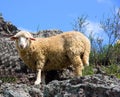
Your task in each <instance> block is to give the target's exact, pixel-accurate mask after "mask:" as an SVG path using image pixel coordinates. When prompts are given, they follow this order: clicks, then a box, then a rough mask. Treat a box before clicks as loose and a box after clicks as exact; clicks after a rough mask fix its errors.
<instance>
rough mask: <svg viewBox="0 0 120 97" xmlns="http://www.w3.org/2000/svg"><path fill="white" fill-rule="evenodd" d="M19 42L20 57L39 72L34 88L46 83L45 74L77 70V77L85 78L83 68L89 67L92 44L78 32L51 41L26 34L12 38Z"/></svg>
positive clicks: (17, 44)
mask: <svg viewBox="0 0 120 97" xmlns="http://www.w3.org/2000/svg"><path fill="white" fill-rule="evenodd" d="M11 40H14V41H15V43H16V48H17V50H18V53H19V55H20V58H21V59H22V60H23V61H24V62H25V64H26V65H27V66H28V67H30V68H31V69H33V70H37V71H38V73H37V78H36V81H35V85H37V84H40V83H41V82H42V81H44V79H45V76H44V72H45V71H50V70H60V69H63V68H67V67H69V66H73V67H74V69H75V70H74V74H75V76H82V70H83V69H84V65H88V66H89V54H90V50H91V44H90V41H89V39H88V38H87V37H86V36H84V35H83V34H82V33H80V32H77V31H69V32H64V33H62V34H58V35H56V36H51V37H48V38H34V37H33V36H32V35H31V34H30V33H29V32H27V31H20V32H18V33H17V34H16V35H14V36H12V37H11Z"/></svg>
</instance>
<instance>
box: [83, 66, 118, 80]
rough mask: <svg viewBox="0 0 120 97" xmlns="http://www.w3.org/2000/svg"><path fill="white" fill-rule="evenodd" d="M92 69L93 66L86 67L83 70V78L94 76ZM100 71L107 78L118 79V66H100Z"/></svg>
mask: <svg viewBox="0 0 120 97" xmlns="http://www.w3.org/2000/svg"><path fill="white" fill-rule="evenodd" d="M94 69H95V66H94V65H90V66H86V67H85V68H84V70H83V76H86V75H93V74H95V71H94ZM100 69H101V70H102V71H103V72H104V73H105V74H107V75H109V76H111V75H113V76H116V77H117V78H120V65H117V64H111V65H108V66H100Z"/></svg>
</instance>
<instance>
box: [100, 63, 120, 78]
mask: <svg viewBox="0 0 120 97" xmlns="http://www.w3.org/2000/svg"><path fill="white" fill-rule="evenodd" d="M102 70H103V71H105V73H106V74H108V75H114V76H116V77H117V78H120V66H119V65H116V64H112V65H109V66H102Z"/></svg>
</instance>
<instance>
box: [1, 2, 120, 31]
mask: <svg viewBox="0 0 120 97" xmlns="http://www.w3.org/2000/svg"><path fill="white" fill-rule="evenodd" d="M119 7H120V1H119V0H0V12H1V13H2V15H3V17H4V18H5V20H6V21H11V22H12V23H13V24H14V25H15V26H17V27H18V28H19V29H25V30H29V31H34V32H36V31H37V30H46V29H60V30H62V31H69V30H72V29H73V27H72V23H73V22H74V20H75V19H77V17H79V16H81V15H88V18H87V20H88V21H89V22H90V25H89V26H88V31H89V30H95V31H96V32H98V31H99V30H100V29H99V28H98V23H99V21H100V19H102V17H103V14H108V13H110V10H111V9H112V8H116V9H118V8H119Z"/></svg>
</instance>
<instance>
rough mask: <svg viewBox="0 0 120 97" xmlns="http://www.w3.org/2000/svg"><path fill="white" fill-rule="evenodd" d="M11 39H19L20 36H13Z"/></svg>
mask: <svg viewBox="0 0 120 97" xmlns="http://www.w3.org/2000/svg"><path fill="white" fill-rule="evenodd" d="M10 39H11V40H16V39H18V37H15V36H12V37H11V38H10Z"/></svg>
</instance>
